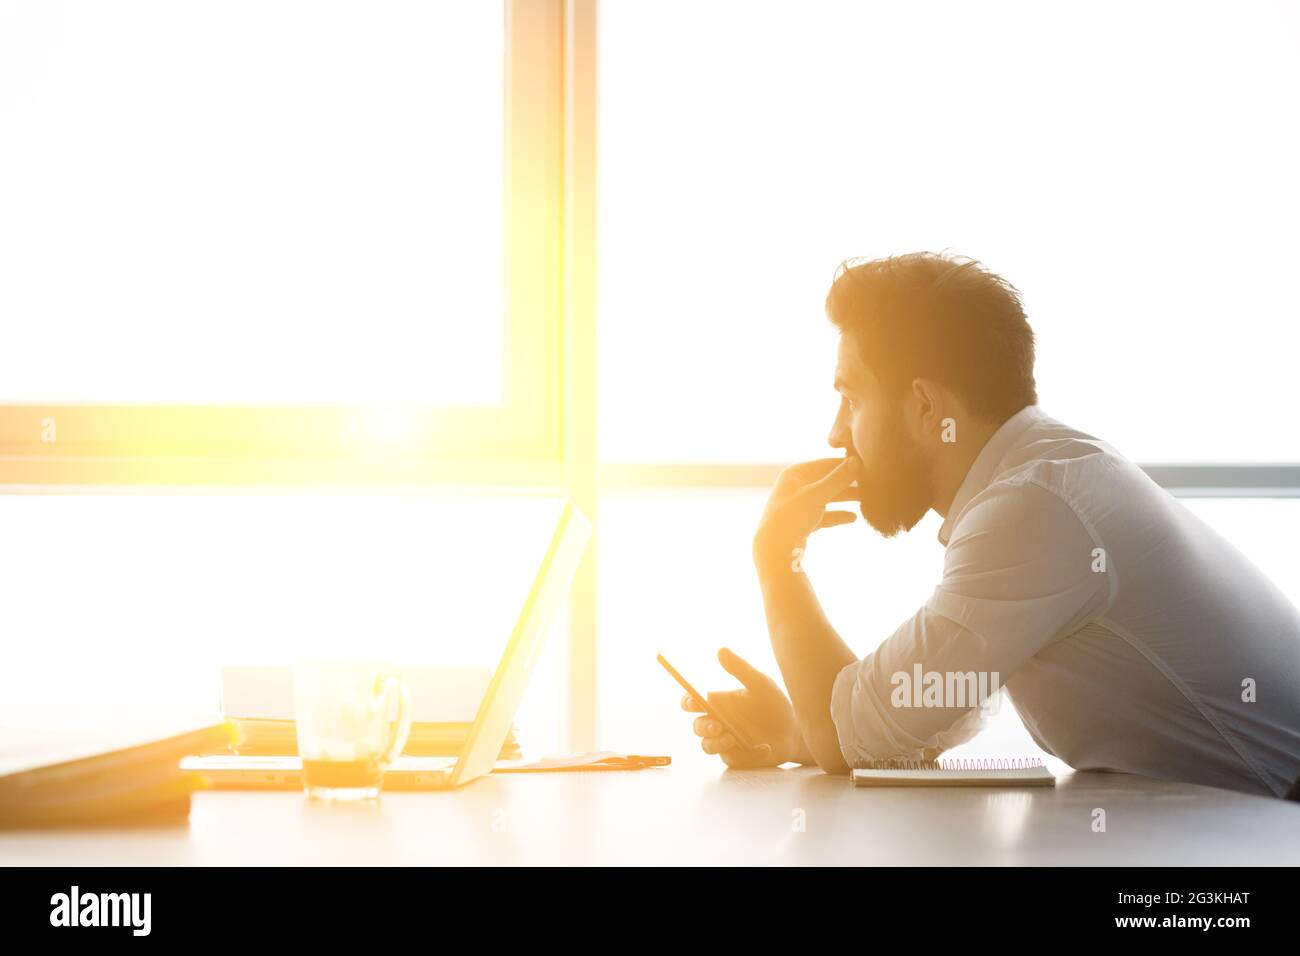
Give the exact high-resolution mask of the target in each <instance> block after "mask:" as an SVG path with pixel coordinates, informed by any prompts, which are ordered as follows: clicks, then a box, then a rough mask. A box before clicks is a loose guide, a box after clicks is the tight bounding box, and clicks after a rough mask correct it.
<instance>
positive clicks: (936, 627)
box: [831, 481, 1113, 767]
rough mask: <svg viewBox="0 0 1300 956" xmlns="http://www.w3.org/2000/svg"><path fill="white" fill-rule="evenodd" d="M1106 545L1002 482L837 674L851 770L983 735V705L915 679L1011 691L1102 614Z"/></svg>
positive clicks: (1070, 513) (1034, 494) (971, 508)
mask: <svg viewBox="0 0 1300 956" xmlns="http://www.w3.org/2000/svg"><path fill="white" fill-rule="evenodd" d="M1099 547H1100V545H1099V544H1098V542H1097V541H1096V540H1095V537H1094V535H1093V534H1092V532H1091V531H1090V529H1089V528H1088V527H1086V526H1085V524H1084V523H1083V522H1082V521H1081V520H1080V518H1079V517H1078V515H1077V514H1076V513H1075V511H1074V509H1073V508H1072V507H1071V506H1070V505H1069V504H1068V503H1067V502H1066V501H1064V500H1063V499H1061V498H1060V497H1058V496H1057V495H1056V494H1055V493H1053V492H1052V491H1050V490H1048V489H1047V488H1045V487H1043V486H1041V485H1039V484H1037V483H1035V482H1033V481H1019V482H1000V483H998V484H996V485H993V486H990V487H989V488H988V489H986V490H985V491H984V492H983V493H981V494H980V495H978V496H976V497H975V498H974V499H972V501H971V502H970V504H969V505H968V506H967V508H966V509H965V510H964V511H963V513H962V516H961V519H960V520H959V521H958V522H957V524H956V525H955V527H954V529H953V535H952V538H951V540H950V541H949V544H948V549H947V552H946V553H945V556H944V570H943V578H942V580H941V582H940V584H939V586H938V587H936V588H935V589H934V591H933V592H932V593H931V595H930V597H929V599H928V600H927V601H926V602H925V604H924V605H922V607H921V608H920V609H919V610H918V611H917V612H916V613H915V614H914V615H913V616H912V617H911V618H909V619H908V620H906V621H904V622H903V623H902V624H901V625H900V626H899V627H898V629H897V630H896V631H895V632H894V633H893V634H892V635H891V636H890V637H889V638H888V639H886V640H885V641H884V642H883V643H882V644H881V645H880V646H879V647H878V648H876V650H875V651H874V652H872V653H871V654H868V655H867V656H866V657H865V658H863V659H862V660H860V661H855V662H853V663H852V664H849V665H848V666H846V667H845V668H843V669H842V670H841V671H840V672H839V674H838V675H837V676H836V678H835V682H834V684H833V686H832V690H831V718H832V720H833V721H834V723H835V729H836V732H837V734H838V736H839V743H840V752H841V753H842V754H843V756H844V760H845V762H846V763H848V765H849V766H851V767H852V766H859V765H861V764H863V763H865V762H867V761H870V760H880V759H885V758H892V757H902V758H911V759H916V758H920V757H922V756H923V755H924V754H925V752H926V751H927V750H934V749H937V750H940V751H942V750H946V749H949V748H951V747H955V746H957V745H958V744H960V743H964V742H966V741H967V740H970V739H971V738H972V737H974V736H975V735H976V734H977V733H979V731H980V729H981V728H982V727H983V726H984V715H983V711H982V709H981V707H980V706H979V703H980V699H975V700H972V699H971V698H970V696H964V699H956V700H954V699H953V698H952V696H951V695H944V696H942V697H940V698H939V699H937V700H936V699H935V698H933V697H926V695H924V693H923V689H922V688H920V687H917V686H916V683H917V680H916V679H917V677H919V676H926V675H930V674H938V675H939V678H938V679H939V680H940V681H942V682H943V686H944V687H945V688H950V687H954V686H956V685H957V684H960V685H961V686H962V687H963V689H966V688H969V687H970V686H971V685H970V683H969V680H970V679H971V675H973V676H974V680H975V682H976V685H977V686H980V687H981V689H985V688H986V689H988V690H989V691H990V692H993V691H996V689H997V688H1000V687H1001V686H1002V685H1005V683H1006V681H1007V680H1008V679H1010V678H1011V676H1012V675H1014V674H1015V672H1016V671H1017V670H1018V669H1019V668H1021V667H1022V666H1023V665H1024V664H1025V663H1026V662H1027V661H1028V660H1029V659H1030V658H1031V657H1033V656H1034V654H1036V653H1038V651H1039V650H1040V649H1042V648H1043V647H1045V646H1046V645H1048V644H1049V643H1051V642H1052V641H1053V640H1056V639H1058V638H1060V637H1063V636H1065V635H1067V634H1070V633H1072V632H1073V631H1075V630H1077V629H1079V628H1080V627H1083V626H1084V625H1085V624H1087V623H1089V622H1090V621H1091V620H1095V619H1096V618H1098V617H1100V616H1101V615H1102V614H1104V613H1105V611H1106V609H1107V608H1108V606H1109V603H1110V600H1111V595H1112V593H1113V589H1112V575H1113V570H1112V569H1111V568H1110V567H1109V566H1108V564H1107V563H1106V561H1105V555H1104V554H1102V555H1100V561H1099V560H1098V558H1099V555H1098V553H1097V549H1098V548H1099ZM981 675H982V676H981ZM981 680H983V684H982V685H981V684H980V683H979V682H980V681H981Z"/></svg>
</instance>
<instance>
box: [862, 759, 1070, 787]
mask: <svg viewBox="0 0 1300 956" xmlns="http://www.w3.org/2000/svg"><path fill="white" fill-rule="evenodd" d="M853 785H854V786H855V787H1054V786H1056V778H1055V777H1054V776H1052V772H1051V771H1050V770H1048V769H1047V767H1045V766H1044V765H1043V762H1042V761H1041V760H1039V759H1037V758H1035V757H948V758H940V759H939V760H878V761H872V762H871V763H868V764H867V765H865V766H863V767H855V768H854V769H853Z"/></svg>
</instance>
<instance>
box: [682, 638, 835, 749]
mask: <svg viewBox="0 0 1300 956" xmlns="http://www.w3.org/2000/svg"><path fill="white" fill-rule="evenodd" d="M718 661H719V662H720V663H721V664H722V666H723V667H725V668H726V669H727V671H728V673H730V674H732V675H733V676H734V677H735V678H736V679H738V680H739V681H740V682H741V683H742V684H744V685H745V686H744V689H743V690H725V691H710V692H709V706H710V707H712V708H713V709H714V710H716V711H717V712H718V713H720V714H721V715H722V716H723V717H725V718H726V719H727V721H728V722H729V723H731V724H733V725H734V726H735V727H736V728H737V729H738V730H739V731H740V732H741V733H742V734H744V735H745V736H746V737H748V738H749V739H750V741H751V742H752V743H753V744H754V747H753V749H752V750H751V749H746V748H744V747H742V746H741V745H740V743H739V741H737V740H736V738H735V737H734V736H732V735H731V734H730V733H728V732H727V731H726V730H725V729H723V727H722V725H721V724H720V723H719V722H718V721H716V720H714V719H713V718H712V717H709V716H708V715H707V714H705V716H703V717H697V718H696V719H695V728H694V729H695V733H696V736H698V737H700V738H701V739H700V746H701V747H702V748H703V750H704V752H705V753H706V754H717V755H718V756H720V757H721V758H722V760H723V763H725V764H726V765H727V766H728V767H734V768H736V769H745V768H752V767H775V766H778V765H779V764H783V763H786V762H789V761H794V762H797V763H812V762H813V759H812V755H811V754H810V753H809V752H808V748H807V747H805V746H804V742H803V735H802V734H801V733H800V731H799V722H798V721H797V720H796V719H795V715H794V708H793V707H792V706H790V700H789V698H787V697H786V696H785V694H784V693H783V692H782V690H781V688H780V687H779V686H777V683H776V681H774V680H772V678H770V677H768V676H767V675H766V674H763V673H762V672H761V671H758V670H755V669H754V668H753V667H752V666H751V665H750V664H749V662H748V661H745V660H744V659H743V658H741V657H740V656H739V655H737V654H733V653H732V652H731V651H729V650H728V649H727V648H725V647H724V648H723V649H722V650H720V651H718ZM682 710H687V711H690V712H692V713H705V711H704V708H703V707H702V706H701V705H700V703H699V701H697V700H695V699H694V698H693V697H691V695H690V694H686V695H685V696H683V697H682Z"/></svg>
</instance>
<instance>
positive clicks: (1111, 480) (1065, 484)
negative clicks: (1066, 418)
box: [953, 416, 1156, 534]
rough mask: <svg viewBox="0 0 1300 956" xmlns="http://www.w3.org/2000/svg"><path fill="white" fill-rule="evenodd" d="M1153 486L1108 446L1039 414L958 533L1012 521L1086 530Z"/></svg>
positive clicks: (1034, 528) (1032, 529)
mask: <svg viewBox="0 0 1300 956" xmlns="http://www.w3.org/2000/svg"><path fill="white" fill-rule="evenodd" d="M1138 486H1150V487H1151V488H1155V487H1156V486H1154V484H1153V483H1151V481H1150V479H1149V478H1147V477H1146V476H1145V473H1144V472H1143V471H1142V470H1141V469H1140V468H1138V467H1137V465H1135V464H1134V463H1133V462H1131V461H1129V459H1128V458H1126V457H1125V456H1124V455H1123V454H1121V453H1120V452H1119V451H1118V450H1117V449H1116V448H1114V447H1113V446H1112V445H1110V444H1109V443H1108V442H1106V441H1103V440H1102V439H1100V438H1098V437H1096V436H1095V435H1092V434H1089V433H1088V432H1084V431H1080V430H1079V429H1076V428H1072V427H1070V426H1069V425H1066V424H1064V423H1062V422H1060V421H1057V420H1056V419H1053V418H1048V417H1046V416H1041V417H1040V418H1039V420H1038V421H1036V422H1035V423H1034V424H1033V425H1032V426H1031V427H1030V428H1028V429H1026V431H1025V432H1024V434H1023V435H1021V436H1020V438H1019V440H1018V441H1017V442H1016V443H1015V445H1014V446H1013V447H1012V448H1010V449H1008V450H1007V452H1006V454H1004V455H1003V457H1002V460H1001V461H999V462H998V464H997V466H996V468H995V470H994V474H993V477H992V479H991V480H990V481H989V483H988V485H987V486H985V487H984V488H983V489H982V490H981V491H980V492H979V493H977V494H976V495H974V496H973V497H972V498H971V500H970V502H969V503H968V504H967V507H966V508H965V509H964V510H963V513H962V515H961V516H960V518H959V520H958V521H957V522H956V524H955V525H954V529H953V530H954V532H962V531H970V530H972V529H973V528H988V527H989V526H990V525H991V524H992V525H1001V524H1006V523H1013V524H1016V525H1019V526H1020V528H1021V530H1023V531H1027V532H1029V533H1036V532H1042V533H1044V534H1046V533H1049V532H1050V531H1055V530H1057V529H1059V528H1060V527H1061V526H1062V525H1069V526H1073V525H1075V524H1076V523H1077V524H1079V525H1082V526H1083V527H1084V528H1085V529H1086V528H1088V527H1089V526H1090V525H1091V524H1092V521H1091V519H1090V513H1091V512H1093V511H1095V510H1096V509H1097V508H1098V507H1099V506H1100V507H1103V508H1104V507H1106V506H1107V505H1106V503H1107V502H1108V501H1109V502H1111V503H1113V502H1114V500H1115V499H1117V498H1123V497H1125V496H1128V495H1131V494H1132V493H1133V491H1134V489H1135V488H1136V487H1138Z"/></svg>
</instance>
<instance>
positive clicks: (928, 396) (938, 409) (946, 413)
mask: <svg viewBox="0 0 1300 956" xmlns="http://www.w3.org/2000/svg"><path fill="white" fill-rule="evenodd" d="M909 398H910V399H911V401H910V402H909V403H908V404H909V405H911V414H910V415H909V416H908V417H909V418H910V419H911V422H910V424H911V425H912V427H913V429H914V430H915V432H916V436H915V437H917V438H918V439H922V440H925V439H929V438H935V437H937V436H938V435H939V433H940V432H941V431H942V430H943V429H944V427H945V425H944V423H945V420H947V419H949V418H951V417H952V414H953V413H952V402H951V401H950V399H949V396H948V392H947V389H945V388H944V387H943V386H941V385H940V384H939V383H938V382H935V381H933V380H931V379H928V378H915V379H912V392H911V395H910V396H909Z"/></svg>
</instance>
